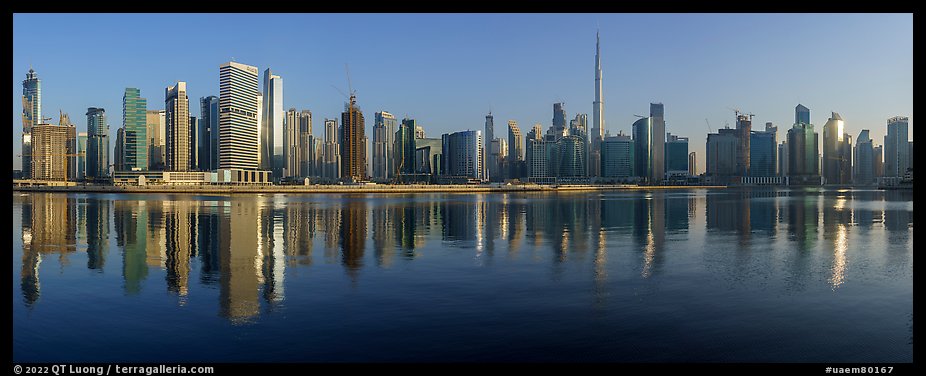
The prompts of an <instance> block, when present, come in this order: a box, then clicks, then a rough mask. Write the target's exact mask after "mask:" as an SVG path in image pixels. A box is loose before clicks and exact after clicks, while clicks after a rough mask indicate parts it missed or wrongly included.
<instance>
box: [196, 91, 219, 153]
mask: <svg viewBox="0 0 926 376" xmlns="http://www.w3.org/2000/svg"><path fill="white" fill-rule="evenodd" d="M199 127H200V129H201V131H200V134H201V135H202V138H201V139H200V145H199V146H200V148H199V169H200V170H202V171H215V170H217V169H218V168H219V97H216V96H214V95H210V96H208V97H202V98H200V99H199Z"/></svg>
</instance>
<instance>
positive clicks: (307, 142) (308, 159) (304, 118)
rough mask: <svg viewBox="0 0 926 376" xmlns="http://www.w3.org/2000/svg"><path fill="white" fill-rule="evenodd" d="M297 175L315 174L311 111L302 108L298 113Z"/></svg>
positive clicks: (307, 175)
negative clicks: (299, 169) (298, 168)
mask: <svg viewBox="0 0 926 376" xmlns="http://www.w3.org/2000/svg"><path fill="white" fill-rule="evenodd" d="M297 135H298V137H299V158H300V160H299V166H300V167H301V169H302V170H301V171H300V172H299V176H302V177H309V176H316V175H317V173H316V168H315V163H316V160H315V140H314V137H312V111H309V110H302V112H300V113H299V130H298V134H297Z"/></svg>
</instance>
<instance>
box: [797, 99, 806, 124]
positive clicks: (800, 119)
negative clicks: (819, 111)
mask: <svg viewBox="0 0 926 376" xmlns="http://www.w3.org/2000/svg"><path fill="white" fill-rule="evenodd" d="M794 124H810V109H809V108H807V107H804V105H802V104H800V103H798V105H797V106H795V107H794Z"/></svg>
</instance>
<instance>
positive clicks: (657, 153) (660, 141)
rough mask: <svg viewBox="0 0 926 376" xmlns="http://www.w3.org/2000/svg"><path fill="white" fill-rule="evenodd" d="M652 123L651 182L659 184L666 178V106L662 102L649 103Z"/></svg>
mask: <svg viewBox="0 0 926 376" xmlns="http://www.w3.org/2000/svg"><path fill="white" fill-rule="evenodd" d="M649 117H650V124H652V127H653V132H652V138H651V139H650V140H652V141H651V143H652V145H653V146H651V152H650V153H651V157H650V164H651V167H650V171H649V172H650V176H649V181H650V184H659V183H660V182H662V179H665V178H666V160H665V155H666V119H665V107H664V106H663V105H662V103H650V104H649Z"/></svg>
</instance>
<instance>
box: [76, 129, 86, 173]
mask: <svg viewBox="0 0 926 376" xmlns="http://www.w3.org/2000/svg"><path fill="white" fill-rule="evenodd" d="M86 178H87V132H78V133H77V180H78V181H83V180H84V179H86Z"/></svg>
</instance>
